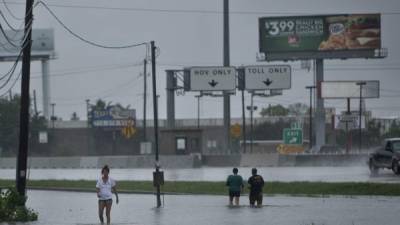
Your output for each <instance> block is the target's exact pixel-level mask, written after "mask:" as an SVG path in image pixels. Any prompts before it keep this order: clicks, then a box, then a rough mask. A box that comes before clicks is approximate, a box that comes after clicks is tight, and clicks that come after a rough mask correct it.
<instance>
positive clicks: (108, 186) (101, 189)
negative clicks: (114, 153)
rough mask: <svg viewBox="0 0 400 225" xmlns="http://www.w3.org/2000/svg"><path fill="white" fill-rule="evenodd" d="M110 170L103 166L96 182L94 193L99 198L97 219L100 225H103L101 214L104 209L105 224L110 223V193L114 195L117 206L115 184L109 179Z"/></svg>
mask: <svg viewBox="0 0 400 225" xmlns="http://www.w3.org/2000/svg"><path fill="white" fill-rule="evenodd" d="M109 173H110V168H108V166H107V165H105V166H104V167H103V168H102V169H101V175H102V176H101V178H100V179H99V180H98V181H97V184H96V191H97V197H98V198H99V219H100V222H101V224H104V218H103V212H104V208H105V209H106V217H107V224H110V221H111V206H112V193H115V197H116V203H117V204H118V202H119V199H118V193H117V189H116V182H115V180H114V179H112V178H111V177H109V176H108V175H109Z"/></svg>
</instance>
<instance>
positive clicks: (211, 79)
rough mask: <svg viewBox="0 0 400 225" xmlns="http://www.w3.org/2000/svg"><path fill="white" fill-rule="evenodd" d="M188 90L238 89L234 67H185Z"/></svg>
mask: <svg viewBox="0 0 400 225" xmlns="http://www.w3.org/2000/svg"><path fill="white" fill-rule="evenodd" d="M184 71H185V75H184V76H185V78H184V80H185V90H186V91H231V90H235V89H236V69H235V68H234V67H191V68H189V69H185V70H184Z"/></svg>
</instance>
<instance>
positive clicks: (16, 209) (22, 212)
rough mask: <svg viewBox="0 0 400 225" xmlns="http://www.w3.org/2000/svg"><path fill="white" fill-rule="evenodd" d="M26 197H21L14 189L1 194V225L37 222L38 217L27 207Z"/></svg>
mask: <svg viewBox="0 0 400 225" xmlns="http://www.w3.org/2000/svg"><path fill="white" fill-rule="evenodd" d="M25 202H26V197H25V196H22V195H20V194H19V193H18V192H17V191H16V190H15V189H14V188H9V189H8V190H7V191H5V192H1V193H0V223H1V222H16V221H18V222H27V221H35V220H37V219H38V215H37V213H36V212H35V211H33V210H32V209H29V208H27V207H25Z"/></svg>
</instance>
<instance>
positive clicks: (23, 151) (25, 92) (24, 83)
mask: <svg viewBox="0 0 400 225" xmlns="http://www.w3.org/2000/svg"><path fill="white" fill-rule="evenodd" d="M33 2H34V0H26V9H25V31H24V36H25V37H26V38H25V41H24V43H23V54H22V78H21V79H22V80H21V109H20V124H19V147H18V158H17V171H16V186H17V191H18V193H19V194H20V195H22V196H25V192H26V169H27V161H28V136H29V80H30V73H31V67H30V66H31V47H32V29H31V28H32V26H30V25H29V24H30V23H31V22H32V21H33V15H32V11H33V10H32V9H33ZM23 204H25V203H23Z"/></svg>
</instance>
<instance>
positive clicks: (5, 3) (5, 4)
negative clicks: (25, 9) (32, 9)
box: [3, 0, 25, 20]
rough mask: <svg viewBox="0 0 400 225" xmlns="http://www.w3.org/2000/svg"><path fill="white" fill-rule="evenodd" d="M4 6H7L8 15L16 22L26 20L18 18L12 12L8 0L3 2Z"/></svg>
mask: <svg viewBox="0 0 400 225" xmlns="http://www.w3.org/2000/svg"><path fill="white" fill-rule="evenodd" d="M3 4H4V6H5V8H6V9H7V11H8V13H9V14H10V15H11V16H12V17H13V18H14V19H16V20H24V19H25V17H17V16H15V14H14V13H13V12H12V11H11V10H10V8H9V7H8V4H7V2H6V0H3Z"/></svg>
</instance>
